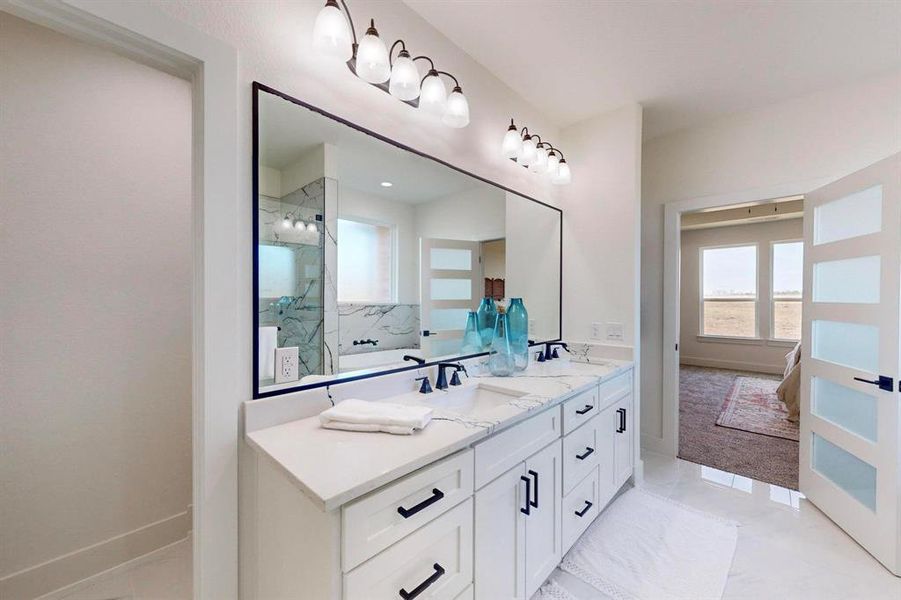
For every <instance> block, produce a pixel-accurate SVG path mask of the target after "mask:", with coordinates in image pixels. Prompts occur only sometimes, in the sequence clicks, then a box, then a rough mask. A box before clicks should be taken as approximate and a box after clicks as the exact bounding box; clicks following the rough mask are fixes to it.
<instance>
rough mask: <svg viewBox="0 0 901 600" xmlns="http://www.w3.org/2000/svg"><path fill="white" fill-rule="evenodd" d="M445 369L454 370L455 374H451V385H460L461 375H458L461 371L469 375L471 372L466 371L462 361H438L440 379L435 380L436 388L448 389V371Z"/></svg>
mask: <svg viewBox="0 0 901 600" xmlns="http://www.w3.org/2000/svg"><path fill="white" fill-rule="evenodd" d="M445 369H453V370H454V374H453V375H452V376H451V382H450V384H451V385H460V376H459V375H458V373H459V372H460V371H463V373H464V374H465V375H466V376H467V377H469V373H467V372H466V367H464V366H463V365H462V364H460V363H438V381H436V382H435V389H438V390H446V389H447V373H446V372H445Z"/></svg>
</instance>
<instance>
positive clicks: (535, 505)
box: [529, 469, 538, 508]
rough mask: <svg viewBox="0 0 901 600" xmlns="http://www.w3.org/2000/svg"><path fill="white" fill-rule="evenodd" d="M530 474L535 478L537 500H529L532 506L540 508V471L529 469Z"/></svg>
mask: <svg viewBox="0 0 901 600" xmlns="http://www.w3.org/2000/svg"><path fill="white" fill-rule="evenodd" d="M529 475H531V476H532V479H534V480H535V501H534V502H533V501H531V500H529V505H531V506H532V508H538V472H537V471H533V470H531V469H529Z"/></svg>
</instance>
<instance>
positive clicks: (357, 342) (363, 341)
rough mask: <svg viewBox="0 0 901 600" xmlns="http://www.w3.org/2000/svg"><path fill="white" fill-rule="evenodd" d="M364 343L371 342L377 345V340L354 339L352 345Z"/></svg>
mask: <svg viewBox="0 0 901 600" xmlns="http://www.w3.org/2000/svg"><path fill="white" fill-rule="evenodd" d="M366 344H372V345H373V346H378V345H379V341H378V340H354V346H365V345H366Z"/></svg>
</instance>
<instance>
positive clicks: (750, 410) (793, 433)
mask: <svg viewBox="0 0 901 600" xmlns="http://www.w3.org/2000/svg"><path fill="white" fill-rule="evenodd" d="M777 387H779V382H778V381H775V380H773V379H761V378H759V377H736V378H735V383H734V384H733V386H732V389H731V390H730V391H729V394H728V395H727V396H726V401H725V402H723V409H722V411H721V412H720V416H719V418H718V419H717V420H716V424H717V425H719V426H720V427H729V428H730V429H739V430H741V431H749V432H751V433H759V434H761V435H768V436H771V437H778V438H782V439H786V440H794V441H796V442H797V441H798V439H799V438H800V435H799V433H798V424H797V423H792V422H791V421H789V420H788V410H786V408H785V405H784V404H783V403H782V402H780V401H779V398H778V397H777V396H776V388H777Z"/></svg>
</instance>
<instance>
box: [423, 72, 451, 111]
mask: <svg viewBox="0 0 901 600" xmlns="http://www.w3.org/2000/svg"><path fill="white" fill-rule="evenodd" d="M419 108H420V110H422V111H423V112H425V113H427V114H430V115H434V116H436V117H443V116H444V113H445V111H446V110H447V88H446V87H444V82H443V81H441V77H439V75H438V71H436V70H435V69H432V70H430V71H429V73H428V75H426V76H425V79H423V80H422V89H421V90H420V91H419Z"/></svg>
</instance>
